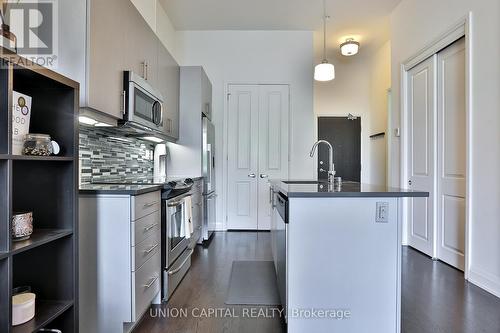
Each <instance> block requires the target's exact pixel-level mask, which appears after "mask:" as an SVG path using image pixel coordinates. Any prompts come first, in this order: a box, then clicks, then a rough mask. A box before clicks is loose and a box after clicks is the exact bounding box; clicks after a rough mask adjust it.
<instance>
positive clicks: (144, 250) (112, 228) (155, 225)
mask: <svg viewBox="0 0 500 333" xmlns="http://www.w3.org/2000/svg"><path fill="white" fill-rule="evenodd" d="M79 205H80V221H79V228H80V233H81V234H82V235H83V237H81V238H80V244H79V256H80V258H79V265H80V267H79V268H80V276H79V281H80V282H79V283H80V285H79V293H80V297H81V298H80V307H79V316H80V321H79V322H80V327H79V328H80V332H96V333H110V332H119V333H122V332H125V333H127V332H130V331H132V330H133V328H134V326H135V324H136V323H137V322H138V321H139V320H140V319H141V317H142V315H143V314H144V313H145V312H146V311H147V309H148V308H149V306H150V305H151V303H152V302H153V300H159V298H160V295H159V293H160V287H161V286H160V284H161V275H160V274H161V252H160V239H161V235H160V232H161V214H160V207H161V201H160V192H159V191H157V192H150V193H147V194H142V195H137V196H132V195H115V194H80V198H79Z"/></svg>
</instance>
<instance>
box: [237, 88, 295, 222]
mask: <svg viewBox="0 0 500 333" xmlns="http://www.w3.org/2000/svg"><path fill="white" fill-rule="evenodd" d="M228 97H229V103H228V104H229V107H228V113H229V114H228V142H227V145H228V157H227V158H228V197H227V228H228V229H231V230H269V228H270V221H271V205H270V200H269V199H270V187H269V182H268V180H269V179H270V178H271V179H272V178H274V179H280V178H287V177H288V154H289V152H288V150H289V149H288V128H289V126H288V123H289V121H288V119H289V118H288V117H289V86H288V85H229V95H228Z"/></svg>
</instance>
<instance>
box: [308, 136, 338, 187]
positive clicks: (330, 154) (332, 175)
mask: <svg viewBox="0 0 500 333" xmlns="http://www.w3.org/2000/svg"><path fill="white" fill-rule="evenodd" d="M320 143H324V144H326V145H327V146H328V157H329V170H328V182H329V183H330V184H333V182H334V179H335V165H334V164H333V147H332V145H331V144H330V142H328V141H325V140H318V141H316V142H315V143H314V145H313V146H312V149H311V152H310V153H309V156H311V157H314V152H315V151H316V148H317V147H318V146H319V144H320Z"/></svg>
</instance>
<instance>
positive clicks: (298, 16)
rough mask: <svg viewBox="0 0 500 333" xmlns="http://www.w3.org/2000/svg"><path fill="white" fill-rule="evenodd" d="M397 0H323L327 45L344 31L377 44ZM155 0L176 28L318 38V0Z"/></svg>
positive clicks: (368, 45)
mask: <svg viewBox="0 0 500 333" xmlns="http://www.w3.org/2000/svg"><path fill="white" fill-rule="evenodd" d="M400 1H401V0H327V13H328V14H329V15H330V17H331V19H330V20H329V22H328V45H329V49H331V48H333V47H335V48H337V47H338V44H339V43H340V42H341V41H342V40H343V39H344V38H345V37H348V36H355V37H357V39H358V40H359V41H360V42H361V46H362V49H363V48H365V49H368V48H371V47H378V46H380V45H381V44H382V43H383V42H385V41H387V40H388V38H389V20H388V15H389V14H390V12H391V11H392V9H394V7H396V5H397V4H398V3H399V2H400ZM160 2H161V4H162V5H163V7H164V8H165V11H166V12H167V14H168V16H169V18H170V20H171V21H172V23H173V25H174V27H175V28H176V29H177V30H313V31H315V32H316V35H315V41H316V43H315V44H318V43H317V41H320V40H321V31H322V26H321V24H322V16H323V1H322V0H160ZM319 44H321V43H319ZM316 48H318V46H317V47H316ZM319 48H321V45H320V46H319Z"/></svg>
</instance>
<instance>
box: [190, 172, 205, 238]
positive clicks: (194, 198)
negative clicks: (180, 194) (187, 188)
mask: <svg viewBox="0 0 500 333" xmlns="http://www.w3.org/2000/svg"><path fill="white" fill-rule="evenodd" d="M202 192H203V178H197V179H195V181H194V185H193V187H192V189H191V202H192V212H193V213H192V219H193V220H192V222H193V230H194V233H193V238H192V240H191V247H194V245H196V243H197V242H200V243H201V241H202V240H200V237H201V228H202V225H203V195H202Z"/></svg>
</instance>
